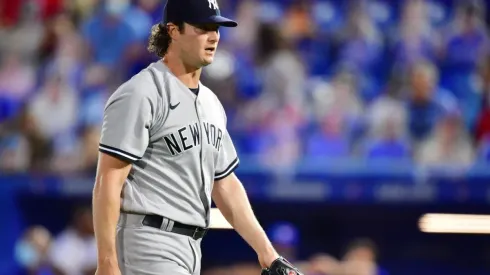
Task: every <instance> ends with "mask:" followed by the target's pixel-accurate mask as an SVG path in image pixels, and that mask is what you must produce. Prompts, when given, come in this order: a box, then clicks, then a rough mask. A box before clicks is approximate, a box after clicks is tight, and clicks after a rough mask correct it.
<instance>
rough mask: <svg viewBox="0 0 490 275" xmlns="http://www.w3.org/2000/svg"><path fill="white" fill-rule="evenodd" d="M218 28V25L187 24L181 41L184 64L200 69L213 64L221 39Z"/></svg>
mask: <svg viewBox="0 0 490 275" xmlns="http://www.w3.org/2000/svg"><path fill="white" fill-rule="evenodd" d="M218 28H219V25H218V24H199V25H190V24H187V23H185V26H184V32H183V33H182V34H181V35H180V39H179V44H180V49H181V51H180V54H181V58H182V60H183V61H184V63H186V64H188V65H190V66H195V67H197V68H200V67H203V66H207V65H209V64H211V63H212V62H213V59H214V54H215V53H216V49H217V48H218V42H219V38H220V34H219V30H218Z"/></svg>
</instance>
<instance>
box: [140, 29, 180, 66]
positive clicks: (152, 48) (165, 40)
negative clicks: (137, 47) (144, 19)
mask: <svg viewBox="0 0 490 275" xmlns="http://www.w3.org/2000/svg"><path fill="white" fill-rule="evenodd" d="M173 24H175V25H176V26H177V28H178V29H179V31H180V32H181V33H182V32H183V31H184V22H177V23H173ZM170 42H172V38H171V37H170V35H169V33H168V28H167V26H166V25H164V24H163V23H158V24H156V25H153V27H152V28H151V35H150V38H149V39H148V51H149V52H150V53H154V54H156V55H157V56H158V57H160V58H163V57H164V56H165V54H167V51H168V47H169V46H170Z"/></svg>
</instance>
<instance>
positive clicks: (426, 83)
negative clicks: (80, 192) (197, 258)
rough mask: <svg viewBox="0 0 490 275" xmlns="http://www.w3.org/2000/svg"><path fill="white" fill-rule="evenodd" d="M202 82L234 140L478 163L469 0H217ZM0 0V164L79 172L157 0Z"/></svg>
mask: <svg viewBox="0 0 490 275" xmlns="http://www.w3.org/2000/svg"><path fill="white" fill-rule="evenodd" d="M219 4H220V8H221V10H222V12H223V13H224V14H228V15H229V16H230V17H232V18H236V20H237V21H238V22H239V27H238V28H236V29H225V28H223V29H221V30H220V34H221V42H220V46H219V50H218V52H217V53H216V57H215V62H214V63H213V64H212V65H210V66H208V67H206V68H205V70H204V74H203V79H202V82H203V83H204V84H206V85H207V86H209V87H210V88H211V89H212V90H213V91H215V93H216V94H217V95H218V96H219V98H220V99H221V101H222V103H223V105H224V106H225V109H226V111H227V116H228V122H229V123H228V127H229V130H230V133H231V135H232V137H233V139H234V142H235V146H236V147H237V149H238V151H239V154H240V155H242V156H244V155H253V156H259V158H260V161H261V163H262V164H263V165H264V166H270V167H289V166H290V165H294V164H295V163H297V162H298V161H300V160H301V159H303V158H305V157H312V158H325V159H331V158H334V159H358V160H375V159H383V160H384V159H390V160H393V159H395V160H403V161H408V162H414V163H415V164H418V165H430V166H445V165H451V166H453V165H454V166H458V167H462V166H471V165H473V164H475V163H485V162H488V161H490V40H489V36H488V30H489V27H488V25H487V23H486V11H487V8H488V4H489V3H488V1H483V0H479V1H477V0H461V1H458V0H454V1H443V0H425V1H424V0H403V1H402V0H400V1H387V0H386V1H384V0H350V1H340V0H267V1H265V0H240V1H238V0H221V1H219ZM1 5H2V7H1V8H0V27H1V28H0V169H1V170H2V171H10V172H23V171H34V172H52V173H76V172H93V171H94V169H95V165H96V161H97V146H98V137H99V132H100V126H101V120H102V117H103V110H104V105H105V102H106V100H107V98H108V96H110V94H111V93H112V92H113V91H114V90H115V89H116V88H117V87H118V86H119V85H120V84H121V83H122V82H124V81H125V80H127V79H129V78H130V77H131V76H132V75H134V74H135V73H137V72H138V71H139V70H141V69H142V68H145V67H146V66H147V65H148V64H149V63H151V62H154V61H156V57H154V56H151V55H150V54H149V53H148V52H147V50H146V45H147V39H148V36H149V33H150V28H151V26H152V25H153V24H157V23H158V22H159V21H160V20H161V12H162V10H163V5H164V1H160V0H117V1H116V0H73V1H64V0H18V1H2V3H1Z"/></svg>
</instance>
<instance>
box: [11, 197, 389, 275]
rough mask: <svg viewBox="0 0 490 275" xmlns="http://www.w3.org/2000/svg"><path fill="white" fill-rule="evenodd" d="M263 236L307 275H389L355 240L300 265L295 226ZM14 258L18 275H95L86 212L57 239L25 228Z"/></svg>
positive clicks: (227, 269) (245, 272) (227, 271)
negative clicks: (340, 249)
mask: <svg viewBox="0 0 490 275" xmlns="http://www.w3.org/2000/svg"><path fill="white" fill-rule="evenodd" d="M267 233H268V235H269V237H270V239H271V241H272V243H273V245H274V246H275V248H276V249H277V251H278V253H280V254H281V255H282V256H284V257H286V258H287V259H288V260H290V261H291V262H293V263H294V264H295V265H296V266H297V267H298V268H299V269H300V270H301V271H303V272H304V274H305V275H389V273H388V272H387V271H386V270H385V269H384V268H383V267H381V266H379V264H378V251H377V246H376V244H375V243H374V242H373V241H372V240H370V239H368V238H358V239H353V240H352V241H351V242H350V243H347V244H346V247H345V250H344V251H342V252H341V253H342V254H341V255H339V257H335V256H333V255H331V254H327V253H324V252H317V253H316V254H312V255H310V256H309V257H307V258H306V259H301V258H300V257H299V256H298V254H299V252H298V251H299V249H300V247H301V246H302V245H303V244H302V243H301V232H299V230H298V229H297V228H296V227H295V225H294V224H291V223H288V222H278V223H276V224H273V225H272V226H270V227H269V228H268V229H267ZM237 238H239V236H238V235H237ZM204 242H205V240H204ZM214 247H215V248H214V249H215V250H219V249H221V248H222V249H228V248H225V247H223V246H220V245H215V246H214ZM327 249H328V247H325V250H327ZM14 254H15V259H16V261H17V264H18V266H19V268H20V272H19V273H16V274H19V275H21V274H22V275H24V274H25V275H93V274H94V273H95V270H96V266H97V245H96V241H95V237H94V231H93V222H92V211H91V208H90V206H87V205H80V206H77V207H75V209H74V211H73V215H72V217H71V219H70V220H69V223H68V224H67V226H66V228H65V229H63V230H62V231H61V232H59V233H57V234H55V235H53V234H52V233H51V232H50V231H49V230H48V229H47V228H45V227H44V226H42V225H33V226H31V227H28V228H27V229H26V230H25V232H24V234H22V236H21V237H20V238H19V239H18V240H17V243H16V246H15V251H14ZM260 271H261V267H260V265H259V264H258V262H247V261H233V262H231V263H229V264H227V265H223V266H219V265H218V266H210V267H206V268H203V270H202V274H203V275H258V274H260V273H261V272H260Z"/></svg>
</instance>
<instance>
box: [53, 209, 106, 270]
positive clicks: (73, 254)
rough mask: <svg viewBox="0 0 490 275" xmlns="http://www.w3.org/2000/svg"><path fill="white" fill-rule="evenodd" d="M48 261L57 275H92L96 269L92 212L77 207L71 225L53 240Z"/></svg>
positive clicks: (95, 245) (95, 246)
mask: <svg viewBox="0 0 490 275" xmlns="http://www.w3.org/2000/svg"><path fill="white" fill-rule="evenodd" d="M50 260H51V262H52V264H53V266H54V267H55V268H56V270H57V274H58V275H89V274H90V275H93V274H94V273H95V269H96V267H97V244H96V242H95V237H94V229H93V222H92V210H91V209H90V207H88V206H82V207H77V208H76V209H75V212H74V214H73V217H72V220H71V224H70V225H69V227H68V228H66V229H65V230H64V231H63V232H61V233H60V234H59V235H58V236H57V237H56V239H55V241H54V243H53V245H52V247H51V251H50Z"/></svg>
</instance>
